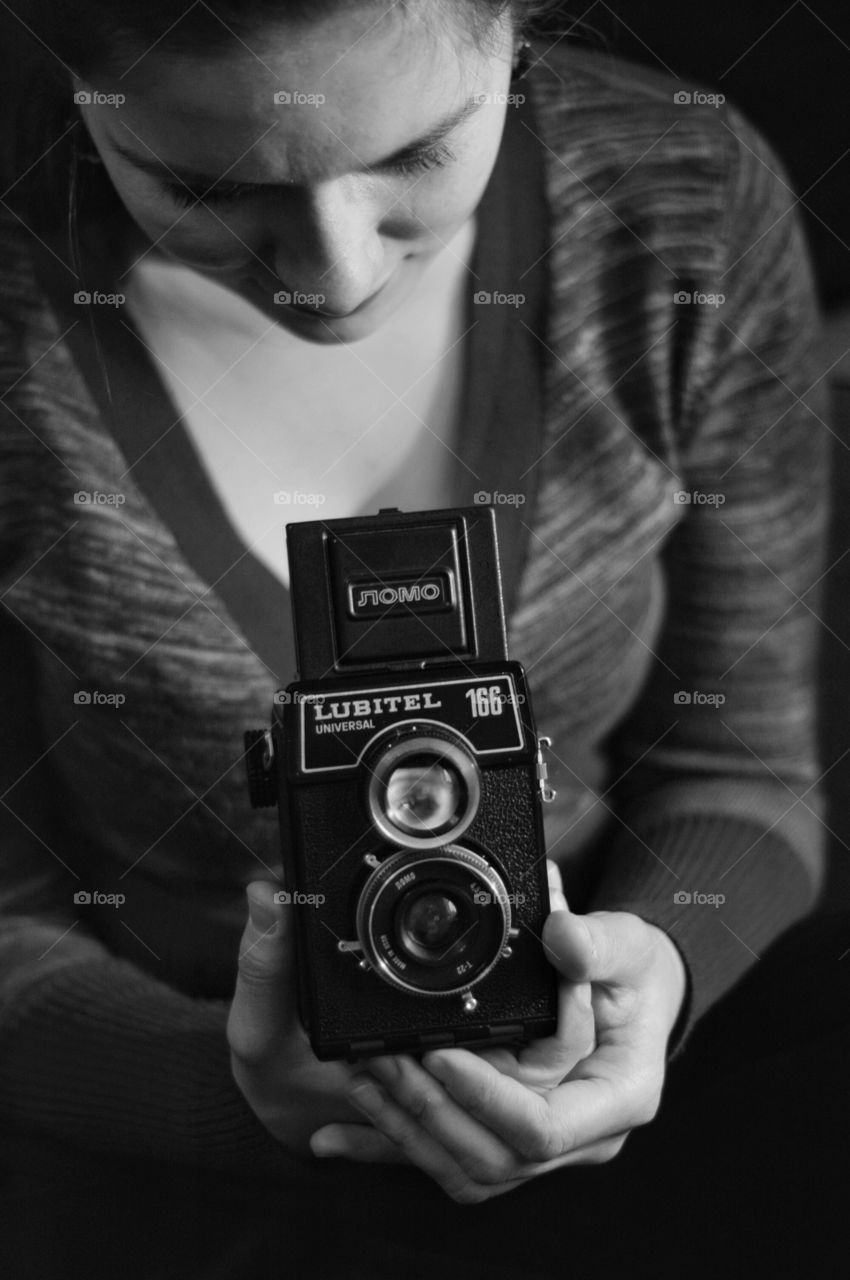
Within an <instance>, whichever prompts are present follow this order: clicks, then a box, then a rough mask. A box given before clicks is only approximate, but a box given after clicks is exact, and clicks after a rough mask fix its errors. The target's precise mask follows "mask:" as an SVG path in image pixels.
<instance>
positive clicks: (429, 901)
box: [396, 890, 474, 964]
mask: <svg viewBox="0 0 850 1280" xmlns="http://www.w3.org/2000/svg"><path fill="white" fill-rule="evenodd" d="M468 914H469V913H468V912H467V911H464V910H462V907H461V904H460V903H459V901H458V899H457V897H456V896H454V895H450V894H449V893H448V892H446V891H445V890H440V891H437V892H434V891H433V890H430V891H426V892H425V893H423V892H422V891H421V890H415V891H414V892H413V893H409V894H408V895H407V897H406V898H403V899H402V901H401V902H400V903H399V907H398V915H397V919H398V924H397V926H396V930H397V934H398V939H399V941H400V943H401V944H402V946H403V947H404V949H405V951H407V952H409V953H410V954H411V955H412V956H414V957H415V958H416V959H417V960H421V961H423V962H424V963H425V964H443V963H445V961H446V959H447V957H448V956H449V953H453V948H455V946H456V944H457V943H458V942H459V941H461V940H462V938H463V935H464V934H465V933H466V932H467V931H468V930H469V928H470V924H469V923H468V921H467V916H468ZM473 923H474V922H473Z"/></svg>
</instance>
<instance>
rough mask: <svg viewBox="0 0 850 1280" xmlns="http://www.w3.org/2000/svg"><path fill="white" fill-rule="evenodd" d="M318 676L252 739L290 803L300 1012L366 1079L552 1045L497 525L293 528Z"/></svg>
mask: <svg viewBox="0 0 850 1280" xmlns="http://www.w3.org/2000/svg"><path fill="white" fill-rule="evenodd" d="M286 533H287V550H288V555H289V564H290V591H291V599H292V611H293V624H294V632H295V647H296V658H297V668H298V678H297V679H296V681H295V683H293V684H290V685H289V686H288V687H287V688H286V689H285V690H280V691H279V692H278V693H277V694H275V698H274V706H273V711H272V725H271V729H269V730H265V731H263V730H259V731H256V730H254V731H251V732H248V733H246V735H245V747H246V762H247V768H248V778H249V788H250V796H251V802H252V804H253V805H254V806H255V807H260V806H264V805H274V804H277V806H278V811H279V818H280V832H281V840H282V848H283V865H284V871H285V880H286V892H285V894H284V895H282V896H283V897H284V900H288V901H290V902H292V903H293V904H294V907H295V909H294V919H295V937H296V948H297V971H298V989H299V990H298V997H299V1008H300V1013H301V1017H302V1021H303V1023H304V1025H305V1027H306V1029H307V1032H308V1034H309V1037H310V1041H311V1043H312V1046H313V1049H314V1051H315V1053H316V1055H317V1056H318V1057H319V1058H322V1059H331V1058H347V1059H349V1060H350V1061H353V1060H356V1059H359V1058H363V1057H368V1056H371V1055H374V1054H382V1053H399V1052H412V1053H416V1052H424V1051H425V1050H426V1049H432V1048H437V1047H442V1046H445V1045H463V1046H466V1047H469V1048H483V1047H485V1046H489V1045H497V1044H514V1045H517V1044H521V1043H524V1042H526V1041H528V1040H532V1039H538V1038H540V1037H542V1036H545V1035H549V1034H551V1033H552V1032H553V1031H554V1029H555V1024H556V990H557V988H556V975H555V971H554V969H553V968H552V966H551V965H550V964H549V962H548V960H547V959H546V956H545V954H544V950H543V945H542V943H541V940H540V935H541V932H542V929H543V922H544V920H545V919H546V916H547V915H548V912H549V893H548V884H547V871H546V857H545V846H544V839H543V820H542V806H543V803H544V801H546V800H548V799H551V798H552V796H553V795H554V793H553V792H552V791H551V789H550V787H549V784H548V782H547V769H546V764H545V761H544V748H545V747H546V746H548V745H549V740H548V739H547V738H541V739H538V738H537V734H536V730H535V727H534V721H533V717H532V710H531V703H530V701H529V693H528V686H527V684H526V679H525V674H524V671H523V668H522V666H521V665H520V664H519V663H518V662H512V661H509V660H508V653H507V639H506V633H505V619H504V610H503V605H502V589H501V576H500V570H499V559H498V548H497V539H496V519H495V512H494V510H493V508H492V507H468V508H456V509H450V510H441V511H425V512H412V513H404V512H401V511H398V510H395V509H392V510H382V511H380V512H379V513H378V514H377V516H374V517H357V518H355V519H345V520H327V521H324V520H323V521H311V522H305V523H298V524H290V525H288V526H287V530H286Z"/></svg>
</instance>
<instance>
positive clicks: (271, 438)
mask: <svg viewBox="0 0 850 1280" xmlns="http://www.w3.org/2000/svg"><path fill="white" fill-rule="evenodd" d="M475 229H476V228H475V219H474V217H473V218H471V219H470V220H469V221H468V222H467V223H466V224H465V225H464V226H463V227H462V228H461V229H460V230H459V231H458V233H457V234H456V236H455V237H454V238H453V240H452V241H451V242H450V243H449V244H448V245H447V246H446V248H445V249H443V250H441V251H440V253H439V255H438V256H437V257H436V258H435V259H434V260H433V261H432V262H431V264H430V265H429V267H428V268H427V270H426V271H425V273H424V275H423V276H422V278H421V279H420V281H419V283H418V285H417V287H416V288H415V289H414V291H413V293H412V295H411V296H410V297H409V298H408V299H407V300H406V301H405V302H404V303H403V304H402V306H401V307H400V308H399V310H398V311H397V312H395V314H394V315H393V316H392V317H391V318H390V320H389V321H388V322H387V323H386V324H384V326H383V327H382V328H380V329H379V330H378V331H377V332H376V333H374V334H371V335H370V336H369V337H367V338H363V339H361V340H360V341H358V342H356V343H350V344H343V343H335V344H331V345H322V344H317V343H312V342H308V341H306V340H304V339H302V338H299V337H297V336H296V335H294V334H292V333H290V332H289V331H288V330H287V329H285V328H283V327H282V326H281V325H277V324H274V323H273V322H270V321H269V319H268V318H267V317H266V316H265V315H263V314H262V312H260V311H259V310H258V309H257V308H256V307H255V306H253V304H252V303H250V302H248V301H247V300H245V299H243V298H242V297H240V296H239V295H237V294H235V293H234V292H233V291H232V290H231V289H228V288H226V287H225V286H223V285H221V284H218V283H216V282H215V281H213V280H211V279H209V278H208V277H206V276H203V275H201V274H200V273H199V272H197V271H195V270H194V269H192V268H191V267H185V266H182V265H181V264H179V263H175V262H171V261H168V260H166V259H163V258H157V257H154V256H153V255H149V256H148V257H146V258H143V259H142V261H141V262H140V263H138V264H137V265H136V266H135V267H134V268H133V270H132V273H131V275H130V279H129V283H128V287H127V290H126V296H127V305H128V306H129V308H130V312H131V315H132V317H133V321H134V323H135V324H136V326H137V328H138V330H139V332H140V333H141V335H142V337H143V338H144V340H145V342H146V343H147V344H148V346H149V348H150V349H151V351H152V353H153V355H154V356H155V357H156V360H157V363H158V366H159V369H160V371H161V374H162V377H163V379H164V381H165V384H166V387H167V389H168V391H169V392H170V394H171V397H172V399H173V400H174V402H175V404H176V405H177V408H178V410H179V412H180V413H181V415H182V418H183V423H184V426H185V428H186V430H187V432H188V433H189V436H190V437H191V440H192V442H193V444H194V446H195V449H196V450H197V453H198V455H199V457H200V459H201V462H202V464H203V466H204V468H205V470H206V473H207V477H208V479H209V482H210V484H211V486H212V488H213V489H214V491H215V492H216V494H217V495H218V498H219V500H220V501H221V503H222V505H223V507H224V509H225V511H226V513H227V515H228V517H229V519H230V522H231V524H232V525H233V527H234V528H235V530H236V531H237V533H238V534H239V535H240V536H241V538H242V539H243V541H244V542H245V544H246V545H247V546H248V547H249V548H250V549H251V550H252V552H253V554H254V555H255V556H257V558H258V559H260V560H261V561H262V562H263V563H264V564H265V565H266V566H267V567H268V569H269V570H270V571H271V572H272V573H273V574H275V576H276V577H277V578H278V579H279V580H280V581H282V582H283V583H284V585H285V586H287V587H288V585H289V572H288V566H287V563H286V550H285V543H284V526H285V525H286V524H287V523H289V522H292V521H296V520H315V519H319V518H321V517H322V516H323V515H324V516H325V517H331V516H333V517H343V516H353V515H363V514H366V513H368V512H376V511H377V510H378V508H379V507H400V508H401V509H402V510H413V511H416V510H420V511H421V510H426V509H427V508H430V507H439V506H444V505H445V503H446V496H447V495H446V480H447V476H448V474H449V472H450V470H451V467H452V465H453V456H452V450H453V448H454V445H455V442H456V439H457V433H458V431H459V428H460V422H459V417H460V396H461V392H462V388H463V352H464V349H465V343H464V341H463V337H464V327H465V318H466V306H465V299H466V294H467V292H468V289H469V287H470V286H469V283H468V276H467V273H466V267H467V264H468V262H469V260H470V258H471V256H472V250H473V247H474V243H475Z"/></svg>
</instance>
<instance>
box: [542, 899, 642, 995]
mask: <svg viewBox="0 0 850 1280" xmlns="http://www.w3.org/2000/svg"><path fill="white" fill-rule="evenodd" d="M543 946H544V948H545V951H546V958H547V959H548V961H549V963H550V964H551V965H554V967H555V968H556V969H557V970H558V972H559V973H560V974H561V975H562V977H564V978H566V979H567V980H568V981H569V982H605V983H608V984H610V985H612V986H621V985H622V986H629V985H632V984H633V983H634V981H635V978H636V970H637V969H638V967H639V965H640V962H641V959H642V957H643V956H644V954H645V953H646V951H647V938H646V926H645V925H644V923H643V921H642V920H641V919H640V918H639V917H638V916H635V915H632V914H631V913H630V912H628V911H595V912H592V913H591V914H589V915H575V914H574V913H573V912H572V911H570V910H566V911H553V912H552V913H551V915H550V916H549V917H548V919H547V920H546V924H545V925H544V927H543Z"/></svg>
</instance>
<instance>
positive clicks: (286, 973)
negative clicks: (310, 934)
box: [227, 880, 297, 1061]
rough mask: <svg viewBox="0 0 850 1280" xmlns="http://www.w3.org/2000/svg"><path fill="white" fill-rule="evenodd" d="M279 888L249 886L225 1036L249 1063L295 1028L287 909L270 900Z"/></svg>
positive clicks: (259, 883) (254, 883) (259, 882)
mask: <svg viewBox="0 0 850 1280" xmlns="http://www.w3.org/2000/svg"><path fill="white" fill-rule="evenodd" d="M278 888H279V886H278V885H276V884H272V883H270V882H269V881H266V880H254V881H252V882H251V884H249V885H248V888H247V892H246V896H247V900H248V920H247V923H246V925H245V930H244V932H243V934H242V938H241V940H240V943H239V967H238V970H237V975H236V989H235V991H234V995H233V1003H232V1004H231V1007H230V1016H229V1018H228V1027H227V1034H228V1040H229V1041H230V1047H231V1049H232V1050H233V1051H234V1053H236V1054H237V1055H238V1056H239V1057H242V1058H244V1059H246V1060H248V1061H250V1060H257V1061H259V1060H261V1059H263V1058H264V1057H265V1056H266V1054H267V1053H268V1052H270V1050H271V1048H272V1047H273V1045H274V1044H275V1043H277V1042H278V1041H279V1040H280V1038H281V1037H282V1036H283V1035H284V1034H285V1033H286V1032H288V1031H291V1030H292V1028H293V1026H294V1025H297V1013H296V1008H295V982H294V964H295V960H294V947H293V938H292V928H291V925H292V919H291V913H292V908H291V906H288V905H285V904H284V903H282V902H278V901H276V900H275V898H276V894H277V891H278Z"/></svg>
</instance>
